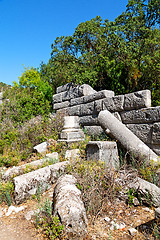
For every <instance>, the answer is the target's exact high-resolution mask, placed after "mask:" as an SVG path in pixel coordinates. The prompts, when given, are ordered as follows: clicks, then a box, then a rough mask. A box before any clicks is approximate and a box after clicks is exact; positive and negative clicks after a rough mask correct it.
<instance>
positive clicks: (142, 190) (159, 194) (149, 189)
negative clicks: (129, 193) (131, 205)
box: [129, 177, 160, 207]
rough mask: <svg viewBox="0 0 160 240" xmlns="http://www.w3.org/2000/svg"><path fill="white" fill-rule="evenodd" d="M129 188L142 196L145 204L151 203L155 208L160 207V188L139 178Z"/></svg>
mask: <svg viewBox="0 0 160 240" xmlns="http://www.w3.org/2000/svg"><path fill="white" fill-rule="evenodd" d="M129 187H130V188H133V189H135V190H136V191H137V192H138V193H139V194H140V196H141V199H142V201H143V202H147V201H149V202H148V203H149V204H150V203H152V204H153V206H154V207H160V188H159V187H157V186H156V185H155V184H153V183H150V182H147V181H146V180H144V179H141V178H139V177H137V179H136V181H134V182H132V183H131V184H130V185H129Z"/></svg>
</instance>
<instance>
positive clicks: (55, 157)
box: [2, 152, 58, 182]
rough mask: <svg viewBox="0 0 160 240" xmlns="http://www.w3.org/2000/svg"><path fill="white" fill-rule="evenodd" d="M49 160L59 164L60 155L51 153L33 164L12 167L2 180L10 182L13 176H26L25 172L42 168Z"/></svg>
mask: <svg viewBox="0 0 160 240" xmlns="http://www.w3.org/2000/svg"><path fill="white" fill-rule="evenodd" d="M49 159H53V160H55V161H57V162H58V153H57V152H54V153H50V154H47V156H46V158H43V159H40V160H37V161H34V162H31V163H26V164H23V165H21V166H18V167H12V168H9V169H8V170H7V171H6V172H5V173H4V174H3V176H2V179H3V180H4V181H6V182H7V181H9V180H10V179H11V178H12V177H13V176H14V177H15V176H18V175H20V174H24V172H25V170H27V169H32V168H36V167H41V166H42V165H43V164H44V163H46V162H47V161H48V160H49Z"/></svg>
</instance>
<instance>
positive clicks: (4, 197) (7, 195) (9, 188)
mask: <svg viewBox="0 0 160 240" xmlns="http://www.w3.org/2000/svg"><path fill="white" fill-rule="evenodd" d="M13 192H14V185H13V183H12V182H9V181H8V182H7V183H3V182H1V181H0V204H1V203H2V202H5V203H6V204H7V205H8V206H10V205H11V201H12V195H13Z"/></svg>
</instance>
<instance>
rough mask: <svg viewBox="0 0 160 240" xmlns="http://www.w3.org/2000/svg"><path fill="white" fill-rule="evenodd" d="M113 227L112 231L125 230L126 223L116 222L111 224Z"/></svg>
mask: <svg viewBox="0 0 160 240" xmlns="http://www.w3.org/2000/svg"><path fill="white" fill-rule="evenodd" d="M111 224H112V226H111V227H110V230H112V231H113V230H116V229H124V228H125V227H126V225H125V223H120V224H118V223H116V222H114V221H112V222H111Z"/></svg>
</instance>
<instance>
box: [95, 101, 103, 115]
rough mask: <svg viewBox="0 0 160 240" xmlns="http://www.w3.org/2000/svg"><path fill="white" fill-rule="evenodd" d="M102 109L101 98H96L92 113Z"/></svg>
mask: <svg viewBox="0 0 160 240" xmlns="http://www.w3.org/2000/svg"><path fill="white" fill-rule="evenodd" d="M102 110H103V99H100V100H96V101H95V102H94V114H98V113H99V112H100V111H102Z"/></svg>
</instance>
